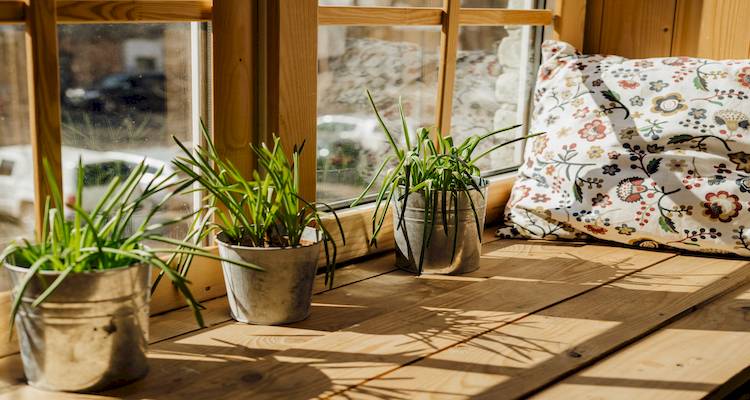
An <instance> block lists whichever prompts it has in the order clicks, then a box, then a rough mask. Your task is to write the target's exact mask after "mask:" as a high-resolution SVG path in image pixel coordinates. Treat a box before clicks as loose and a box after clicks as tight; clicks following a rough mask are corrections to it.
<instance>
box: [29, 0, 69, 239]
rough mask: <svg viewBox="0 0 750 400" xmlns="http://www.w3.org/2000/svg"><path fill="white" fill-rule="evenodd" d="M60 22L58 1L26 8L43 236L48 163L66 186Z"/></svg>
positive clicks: (40, 0) (36, 1) (42, 0)
mask: <svg viewBox="0 0 750 400" xmlns="http://www.w3.org/2000/svg"><path fill="white" fill-rule="evenodd" d="M56 19H57V17H56V13H55V0H30V2H29V5H28V8H27V9H26V65H27V67H26V69H27V79H28V97H29V119H30V121H29V128H30V131H31V132H30V133H31V149H32V157H33V164H34V195H35V199H36V200H35V202H34V204H35V207H34V209H35V216H36V228H37V229H36V230H37V235H40V234H41V227H42V222H43V220H44V205H45V201H46V199H47V197H48V196H49V195H50V194H51V192H50V182H49V181H48V180H47V175H46V173H45V170H44V160H47V162H48V163H49V165H50V167H51V169H52V172H53V175H54V178H55V179H56V180H57V183H58V185H60V186H62V154H61V153H62V134H61V119H60V73H59V71H60V69H59V65H58V64H59V62H58V52H57V21H56Z"/></svg>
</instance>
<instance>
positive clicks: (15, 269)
mask: <svg viewBox="0 0 750 400" xmlns="http://www.w3.org/2000/svg"><path fill="white" fill-rule="evenodd" d="M143 266H145V264H143V263H140V262H138V263H135V264H130V265H127V266H124V267H117V268H108V269H102V270H93V271H83V272H73V274H75V275H84V276H85V275H95V274H99V275H103V274H114V273H118V272H122V271H125V270H129V269H135V268H140V267H143ZM3 267H4V268H7V269H9V270H11V271H13V272H19V273H26V272H28V271H29V268H26V267H20V266H18V265H13V264H10V263H8V262H3ZM36 273H37V274H39V275H47V276H57V275H60V274H61V273H62V271H50V270H43V271H37V272H36Z"/></svg>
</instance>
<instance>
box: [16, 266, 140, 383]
mask: <svg viewBox="0 0 750 400" xmlns="http://www.w3.org/2000/svg"><path fill="white" fill-rule="evenodd" d="M5 268H6V269H7V270H8V272H9V275H10V278H11V280H12V282H13V287H14V288H17V287H19V283H20V282H21V281H22V280H23V279H24V277H25V276H26V274H27V273H28V271H29V270H28V269H26V268H21V267H17V266H12V265H8V264H6V265H5ZM58 276H59V273H58V272H52V271H43V272H40V273H39V274H37V276H36V277H34V278H33V279H32V280H31V282H30V284H29V286H28V288H27V289H26V291H25V292H24V294H23V297H22V302H21V306H20V309H19V311H18V314H17V315H16V321H15V322H16V331H17V333H18V339H19V344H20V347H21V359H22V360H23V369H24V372H25V374H26V379H27V380H28V382H29V384H30V385H31V386H34V387H36V388H39V389H44V390H54V391H69V392H94V391H99V390H104V389H108V388H112V387H116V386H120V385H124V384H127V383H130V382H132V381H135V380H137V379H140V378H142V377H144V376H145V375H146V374H147V373H148V363H147V360H146V345H147V338H148V310H149V298H150V294H151V292H150V281H151V269H150V267H149V266H148V265H140V264H138V265H133V266H130V267H126V268H118V269H112V270H104V271H97V272H86V273H72V274H70V275H68V277H67V278H65V280H64V281H63V282H62V283H61V284H60V286H59V287H58V288H57V289H56V290H55V291H54V292H53V293H52V295H50V296H49V297H48V298H47V299H46V300H45V301H44V302H43V303H42V304H40V305H39V306H37V307H32V306H31V303H32V302H33V301H34V300H35V299H36V298H37V297H38V296H39V295H40V294H41V293H42V292H43V291H44V290H45V288H46V287H47V286H48V285H49V284H51V283H52V282H53V281H54V280H55V278H57V277H58ZM17 295H18V293H16V292H14V296H17Z"/></svg>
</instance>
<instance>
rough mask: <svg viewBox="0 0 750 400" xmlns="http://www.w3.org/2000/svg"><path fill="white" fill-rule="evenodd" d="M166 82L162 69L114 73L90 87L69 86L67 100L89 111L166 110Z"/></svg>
mask: <svg viewBox="0 0 750 400" xmlns="http://www.w3.org/2000/svg"><path fill="white" fill-rule="evenodd" d="M164 84H165V78H164V74H163V73H132V74H125V73H122V74H113V75H107V76H105V77H104V78H102V79H101V80H100V81H99V82H97V83H96V84H95V85H94V86H92V87H90V88H87V89H83V88H70V89H67V90H66V91H65V94H64V96H65V99H64V100H65V103H67V104H68V105H70V106H72V107H75V108H78V109H82V110H86V111H95V112H127V111H148V112H164V111H165V110H166V105H167V102H166V92H165V86H164Z"/></svg>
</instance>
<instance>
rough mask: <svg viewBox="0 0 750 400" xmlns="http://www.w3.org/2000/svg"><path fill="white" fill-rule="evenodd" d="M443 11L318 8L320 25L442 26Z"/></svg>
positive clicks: (389, 8)
mask: <svg viewBox="0 0 750 400" xmlns="http://www.w3.org/2000/svg"><path fill="white" fill-rule="evenodd" d="M442 20H443V10H442V9H440V8H427V7H337V6H320V7H318V25H358V26H377V25H385V26H393V25H440V24H441V23H442Z"/></svg>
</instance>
